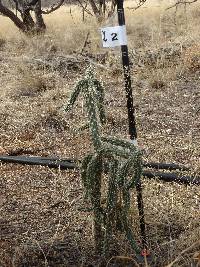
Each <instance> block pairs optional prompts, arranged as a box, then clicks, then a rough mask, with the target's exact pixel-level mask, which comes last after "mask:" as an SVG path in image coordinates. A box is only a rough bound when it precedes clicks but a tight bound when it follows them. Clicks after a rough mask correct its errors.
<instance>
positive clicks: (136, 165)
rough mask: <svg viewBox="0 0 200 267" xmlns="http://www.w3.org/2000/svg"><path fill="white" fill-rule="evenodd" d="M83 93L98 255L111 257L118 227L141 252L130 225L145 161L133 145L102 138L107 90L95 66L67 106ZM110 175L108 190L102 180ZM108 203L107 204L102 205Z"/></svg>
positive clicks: (85, 172)
mask: <svg viewBox="0 0 200 267" xmlns="http://www.w3.org/2000/svg"><path fill="white" fill-rule="evenodd" d="M80 93H82V94H83V97H84V100H85V105H86V111H87V116H88V122H89V129H90V134H91V139H92V143H93V146H94V150H95V151H94V153H93V154H89V155H87V156H86V157H85V158H84V159H83V161H82V165H81V176H82V182H83V186H84V189H85V197H86V198H88V200H89V201H90V203H91V206H92V210H93V216H94V240H95V247H96V252H97V253H99V254H102V253H103V254H104V256H108V255H109V250H110V245H111V241H112V236H113V234H114V232H116V230H117V225H121V226H122V230H123V232H124V233H125V235H126V237H127V239H128V240H129V242H130V244H131V246H132V248H133V249H134V250H135V251H136V252H138V251H139V248H138V246H137V244H136V242H135V238H134V235H133V232H132V230H131V227H130V224H129V210H130V203H131V192H130V190H131V189H132V188H134V187H135V186H136V184H137V182H138V180H139V179H140V177H141V173H142V162H141V153H140V151H139V149H138V148H137V147H136V146H135V145H134V144H133V143H131V142H129V141H126V140H121V139H117V138H113V137H102V136H101V133H100V124H103V123H105V121H106V116H105V108H104V97H105V95H104V89H103V86H102V85H101V83H100V82H99V81H98V80H96V79H95V77H94V73H93V70H92V68H91V67H89V68H88V69H87V71H86V74H85V78H84V79H83V80H81V81H79V82H78V84H77V86H76V87H75V89H74V91H73V93H72V95H71V98H70V100H69V102H68V105H67V107H66V111H69V110H70V109H71V108H72V107H73V105H74V104H75V102H76V100H77V98H78V96H79V94H80ZM104 174H106V176H105V177H106V180H107V181H106V183H107V186H106V191H107V192H105V188H103V183H102V178H103V177H104ZM102 203H105V204H102Z"/></svg>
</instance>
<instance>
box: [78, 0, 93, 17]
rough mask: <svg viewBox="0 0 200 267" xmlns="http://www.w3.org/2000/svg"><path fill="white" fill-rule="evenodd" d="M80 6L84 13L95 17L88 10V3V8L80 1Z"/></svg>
mask: <svg viewBox="0 0 200 267" xmlns="http://www.w3.org/2000/svg"><path fill="white" fill-rule="evenodd" d="M77 2H78V4H79V5H80V7H81V8H82V9H83V11H85V12H86V13H88V14H89V15H91V16H93V14H92V13H91V12H90V11H89V10H88V9H87V3H86V6H84V5H83V4H82V3H81V1H80V0H77Z"/></svg>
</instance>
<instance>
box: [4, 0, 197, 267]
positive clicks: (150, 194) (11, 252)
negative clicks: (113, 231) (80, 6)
mask: <svg viewBox="0 0 200 267" xmlns="http://www.w3.org/2000/svg"><path fill="white" fill-rule="evenodd" d="M129 4H130V3H127V6H130V5H129ZM197 7H198V8H199V6H198V3H197V4H195V5H194V6H193V7H192V6H191V8H190V9H188V11H187V14H185V13H184V12H183V11H182V10H179V12H178V14H177V16H176V18H174V13H173V10H169V11H165V6H158V5H157V4H155V6H147V7H144V8H140V9H138V10H137V11H135V12H133V10H131V9H126V13H127V14H126V15H127V29H128V39H129V46H130V59H131V62H132V66H133V68H132V78H133V89H134V102H135V106H136V114H137V126H138V136H139V137H138V142H139V145H140V146H141V148H142V149H144V159H145V160H148V161H160V162H177V163H182V164H185V165H188V166H191V167H192V168H193V170H195V171H200V168H199V166H200V158H199V155H200V135H199V130H200V90H199V77H200V46H199V41H200V35H199V22H200V13H199V12H198V9H197ZM186 15H187V17H186ZM81 19H82V18H81V14H80V13H79V10H77V8H76V7H72V13H71V14H70V12H69V8H67V7H66V8H61V9H59V10H58V11H57V12H55V13H54V14H53V15H50V16H49V17H48V18H47V21H46V23H47V26H48V30H47V33H46V35H45V37H44V39H43V38H41V37H40V36H39V37H34V38H33V39H30V38H27V37H25V36H24V35H22V34H19V33H18V32H17V30H16V29H15V28H14V26H13V25H12V24H10V23H9V21H8V20H7V19H6V18H5V17H1V16H0V25H3V27H1V29H0V61H1V69H0V130H1V131H0V153H3V154H9V155H20V154H22V155H23V154H28V155H40V156H58V157H65V158H75V159H81V158H82V157H83V156H84V155H85V154H86V153H87V151H89V149H90V140H89V138H88V132H87V130H85V131H83V132H80V131H79V128H80V127H81V126H82V124H83V122H84V119H85V115H84V114H85V113H84V110H83V105H82V100H81V99H80V101H79V102H78V104H77V106H76V109H75V112H71V113H70V114H67V115H66V113H65V112H64V109H63V107H64V105H65V104H66V102H67V99H68V97H69V95H70V92H71V90H72V88H73V87H74V85H75V83H76V81H77V79H79V78H80V77H81V75H82V74H83V73H84V69H85V67H87V66H88V64H89V62H93V63H94V64H95V65H96V71H97V75H98V76H99V77H101V78H102V79H103V82H104V85H105V87H106V109H107V116H108V122H107V125H106V127H105V129H104V130H103V131H104V133H109V134H110V135H113V136H114V135H115V136H118V137H125V138H126V137H127V117H126V103H125V102H126V101H125V95H124V93H123V81H122V76H121V74H122V72H121V66H120V51H119V50H118V49H115V50H109V51H107V52H106V53H105V51H104V50H102V49H101V44H100V40H99V34H98V25H97V24H96V23H95V22H94V21H93V19H92V18H90V17H86V21H85V22H84V23H82V21H81ZM115 20H116V17H114V18H113V21H115ZM109 23H113V22H109ZM88 31H89V32H90V35H89V39H88V42H87V45H86V47H85V48H84V50H83V51H82V48H83V46H84V40H85V37H86V35H87V33H88ZM143 187H144V202H145V203H144V204H145V214H146V222H147V234H148V240H149V245H150V248H151V250H152V253H153V256H154V263H152V264H150V266H158V267H160V266H165V265H167V264H168V263H170V262H172V261H173V260H174V259H175V258H176V257H177V256H178V255H180V253H181V251H183V250H184V249H185V248H187V247H190V246H191V245H192V244H193V243H195V242H196V241H198V240H199V239H200V226H199V220H200V194H199V188H197V187H195V186H193V187H185V186H182V185H181V186H180V185H177V184H166V183H162V182H160V181H150V180H149V181H147V180H143ZM0 192H1V194H0V210H1V213H0V232H1V234H0V266H2V267H11V266H12V267H14V266H15V267H22V266H23V267H25V266H29V267H33V266H34V267H36V266H37V267H43V266H52V267H56V266H59V267H62V266H77V267H78V266H98V262H99V259H97V258H95V255H94V250H93V240H92V231H93V229H92V218H91V213H90V212H85V211H83V203H82V202H83V192H82V185H81V182H80V175H79V173H78V172H74V171H73V172H72V171H70V172H65V171H60V170H51V169H47V168H44V167H32V166H19V165H13V164H9V165H6V164H1V165H0ZM133 194H135V192H134V191H133ZM131 219H132V224H133V229H134V231H135V234H136V236H137V237H138V240H139V239H140V235H139V225H138V213H137V208H136V204H135V203H132V218H131ZM115 242H116V244H115V245H114V248H113V255H123V256H128V257H133V258H134V254H133V252H132V251H131V250H130V247H129V246H128V245H127V243H126V240H125V238H124V236H123V235H121V237H120V238H119V239H116V240H115ZM199 250H200V245H199V244H196V245H195V246H194V247H192V248H191V250H186V251H185V252H184V253H183V254H181V257H179V258H178V260H177V261H176V262H175V263H174V265H173V266H185V267H188V266H198V265H197V264H198V261H200V260H199ZM115 260H116V261H117V260H118V261H119V262H120V263H119V264H118V263H116V262H115V263H113V265H112V261H110V263H109V264H110V265H109V266H133V265H130V264H131V263H130V262H131V260H130V261H128V258H126V257H124V258H123V257H121V258H118V259H115ZM113 261H114V260H113ZM89 264H91V265H89ZM117 264H118V265H117ZM120 264H121V265H120ZM128 264H129V265H128Z"/></svg>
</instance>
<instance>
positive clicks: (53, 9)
mask: <svg viewBox="0 0 200 267" xmlns="http://www.w3.org/2000/svg"><path fill="white" fill-rule="evenodd" d="M35 1H36V0H35ZM64 2H65V0H60V2H59V3H58V4H57V5H53V6H51V8H50V9H49V10H42V14H50V13H52V12H54V11H56V10H57V9H59V8H60V7H61V6H62V5H63V4H64Z"/></svg>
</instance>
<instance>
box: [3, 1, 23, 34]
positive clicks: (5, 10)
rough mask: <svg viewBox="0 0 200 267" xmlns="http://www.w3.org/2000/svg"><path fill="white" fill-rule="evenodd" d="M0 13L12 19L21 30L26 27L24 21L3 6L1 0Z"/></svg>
mask: <svg viewBox="0 0 200 267" xmlns="http://www.w3.org/2000/svg"><path fill="white" fill-rule="evenodd" d="M0 13H2V14H3V15H4V16H6V17H8V18H9V19H11V20H12V22H13V23H14V24H15V25H16V26H17V27H18V28H19V29H20V30H22V31H23V32H25V31H26V27H25V25H24V23H23V22H22V21H21V20H20V19H19V18H18V17H17V16H16V15H15V13H14V12H12V11H11V10H10V9H8V8H7V7H5V6H4V5H3V4H2V2H1V0H0Z"/></svg>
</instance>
